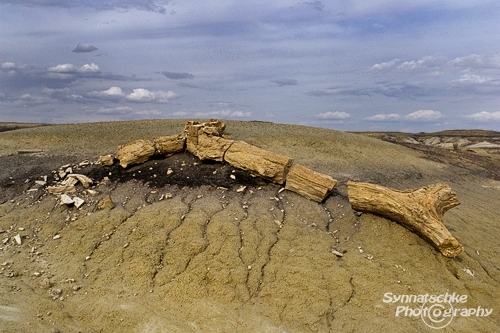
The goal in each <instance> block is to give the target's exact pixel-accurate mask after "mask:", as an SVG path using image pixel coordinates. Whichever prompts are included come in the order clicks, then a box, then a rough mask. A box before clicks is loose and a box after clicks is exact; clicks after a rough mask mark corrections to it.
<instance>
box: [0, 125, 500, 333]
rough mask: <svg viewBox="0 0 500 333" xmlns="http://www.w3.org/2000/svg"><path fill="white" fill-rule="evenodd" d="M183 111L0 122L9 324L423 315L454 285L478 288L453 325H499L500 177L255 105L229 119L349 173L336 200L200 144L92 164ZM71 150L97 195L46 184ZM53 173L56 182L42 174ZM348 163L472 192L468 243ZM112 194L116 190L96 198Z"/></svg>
mask: <svg viewBox="0 0 500 333" xmlns="http://www.w3.org/2000/svg"><path fill="white" fill-rule="evenodd" d="M182 128H183V121H138V122H117V123H96V124H82V125H64V126H63V125H58V126H43V127H37V128H30V129H21V130H13V131H8V132H2V133H0V140H1V142H2V144H1V146H0V155H2V156H1V157H0V170H2V171H0V185H1V186H0V197H1V198H3V199H1V200H0V202H2V204H1V205H0V241H1V243H0V299H1V301H0V331H6V332H28V331H33V332H43V331H48V332H117V331H120V332H366V331H381V330H385V331H389V332H400V331H403V330H404V331H407V332H421V331H424V330H429V329H430V328H429V323H430V324H431V325H432V324H433V323H434V322H432V321H429V320H427V321H425V320H423V319H429V318H428V317H424V318H422V316H421V315H420V314H417V310H418V309H420V308H422V306H424V305H425V304H423V303H425V302H424V298H425V297H423V296H422V295H426V294H427V295H447V294H453V293H455V294H456V295H465V296H466V297H465V298H466V302H462V303H460V302H455V303H453V304H452V306H453V308H454V309H460V311H459V312H457V311H455V315H454V316H452V318H451V319H452V320H451V321H450V322H449V323H447V327H446V328H444V329H443V331H477V332H480V331H484V332H486V331H494V330H495V329H496V328H497V327H498V325H499V317H498V314H497V313H496V311H497V310H498V309H495V306H496V304H497V302H496V298H497V296H498V294H499V290H500V288H499V287H500V284H499V282H500V272H499V262H498V257H499V251H500V250H499V249H498V246H497V239H498V237H499V236H500V230H499V229H498V226H497V224H498V223H497V222H498V212H497V207H498V203H497V201H498V196H499V191H500V183H499V182H498V181H495V180H493V179H491V178H486V177H484V174H482V173H477V172H473V173H471V171H470V169H468V165H463V164H461V165H459V164H456V163H451V164H450V163H446V158H444V157H443V158H442V159H440V160H439V161H438V160H436V159H434V160H429V159H427V155H425V154H423V153H421V152H419V151H415V150H412V149H409V148H406V147H402V146H399V145H395V144H392V143H389V142H383V141H380V140H377V139H373V138H368V137H365V136H361V135H357V134H351V133H342V132H336V131H330V130H323V129H313V128H308V127H302V126H292V125H280V124H270V123H260V122H228V130H227V132H228V134H229V135H230V136H232V137H233V138H234V139H237V140H244V141H246V142H249V143H251V144H254V145H257V146H260V147H262V148H264V149H267V150H269V151H274V152H278V153H280V154H285V155H288V156H291V157H293V158H294V160H295V161H296V162H298V163H301V164H303V165H305V166H307V167H310V168H312V169H314V170H317V171H319V172H323V173H325V174H328V175H331V176H332V177H333V178H336V179H338V180H339V185H338V187H337V189H336V190H335V191H334V193H333V194H332V195H331V196H330V197H328V198H327V200H326V201H325V202H323V203H316V202H313V201H310V200H308V199H305V198H304V197H301V196H299V195H297V194H295V193H292V192H288V191H283V187H282V186H279V185H276V184H273V183H269V182H267V181H263V180H262V179H260V178H255V177H252V176H250V175H248V174H245V173H244V172H241V171H238V170H235V169H234V168H231V167H230V166H228V165H225V164H220V163H210V162H201V161H199V160H198V159H196V158H194V157H193V156H191V155H189V154H177V155H174V156H172V157H169V158H166V159H152V160H150V161H148V162H147V163H145V164H141V165H137V166H134V167H131V168H127V169H122V168H121V167H119V166H112V167H103V166H100V165H95V164H92V163H93V161H95V160H97V158H98V157H99V155H104V154H107V153H112V152H114V151H115V149H116V147H118V145H120V144H123V143H126V142H128V141H130V140H133V139H138V138H146V139H152V138H153V137H155V136H161V135H172V134H176V133H178V132H179V131H180V130H181V129H182ZM20 149H39V150H42V152H41V153H37V154H28V155H18V154H16V152H17V151H18V150H20ZM84 160H88V162H89V163H83V164H81V165H80V164H79V162H82V161H84ZM63 164H71V165H73V166H75V169H77V171H78V172H79V173H82V174H86V175H88V176H89V177H91V178H92V180H93V181H94V184H93V187H92V190H93V191H95V192H93V191H92V192H91V191H88V189H84V188H83V187H79V186H77V191H76V192H75V193H73V194H71V195H73V196H79V197H81V198H83V199H84V200H85V204H83V205H82V206H81V207H80V208H76V207H74V206H67V205H61V203H60V201H59V198H58V197H56V196H53V195H50V194H48V193H47V192H46V186H47V185H51V184H53V182H55V181H56V180H55V177H54V175H55V173H54V171H56V170H57V169H58V168H59V167H60V166H61V165H63ZM169 169H170V170H171V172H168V174H167V171H168V170H169ZM44 176H47V185H43V186H42V185H40V184H37V183H36V182H35V181H36V180H40V179H44ZM349 179H351V180H359V181H372V182H377V183H379V184H382V185H385V186H392V187H395V188H399V189H403V188H413V187H419V186H422V185H426V184H430V183H434V182H438V181H445V182H448V183H449V184H450V185H451V187H452V188H453V190H455V191H456V192H457V193H458V196H459V198H460V201H461V202H462V204H461V205H460V206H458V207H456V208H453V209H452V210H450V211H449V212H447V213H446V215H445V219H444V222H445V224H446V225H447V227H448V228H449V229H450V231H451V232H452V233H453V234H454V235H455V236H456V237H457V239H459V241H460V242H461V243H462V244H463V245H464V247H465V252H464V253H463V254H462V255H460V256H459V257H457V258H454V259H448V258H445V257H443V256H442V255H441V254H440V253H439V252H438V251H437V250H435V249H434V248H433V246H432V245H430V244H428V243H427V242H426V241H424V240H422V239H421V238H419V237H418V236H416V235H415V234H413V233H411V232H409V231H408V230H406V229H405V228H403V227H401V226H400V225H398V224H396V223H394V222H392V221H389V220H386V219H384V218H381V217H378V216H374V215H372V214H358V213H357V212H355V211H353V210H352V209H351V208H350V204H349V202H348V199H347V195H346V194H347V191H346V185H345V183H346V181H347V180H349ZM108 195H109V196H110V197H111V198H112V200H113V202H114V204H115V207H114V208H113V209H104V210H99V209H98V208H97V204H98V202H99V201H100V200H102V199H103V198H105V197H106V196H108ZM19 243H20V244H19ZM401 295H403V296H405V295H406V296H411V295H413V296H414V297H413V298H411V297H410V298H406V299H403V300H402V299H401V298H398V297H399V296H401ZM420 296H422V297H420ZM417 297H420V298H418V299H417ZM446 304H448V303H446ZM430 305H436V306H437V305H442V304H441V303H436V304H434V303H432V304H430ZM425 306H427V307H429V304H427V305H425ZM447 306H448V305H447ZM461 309H493V313H491V314H490V315H488V316H485V315H484V314H485V313H484V312H483V313H482V314H483V316H478V315H469V316H467V313H468V312H467V311H462V310H461ZM469 314H470V312H469ZM445 319H446V320H448V319H449V317H445Z"/></svg>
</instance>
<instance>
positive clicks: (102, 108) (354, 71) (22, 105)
mask: <svg viewBox="0 0 500 333" xmlns="http://www.w3.org/2000/svg"><path fill="white" fill-rule="evenodd" d="M177 118H189V119H194V118H201V119H208V118H218V119H231V120H259V121H271V122H277V123H289V124H300V125H308V126H315V127H324V128H331V129H338V130H346V131H406V132H434V131H440V130H445V129H477V128H479V129H491V130H497V131H500V2H498V0H460V1H457V0H440V1H433V0H419V1H415V0H399V1H393V0H370V1H367V0H328V1H326V0H324V1H318V0H315V1H293V0H292V1H289V0H274V1H268V0H246V1H236V0H210V1H200V0H174V1H170V0H159V1H155V0H124V1H120V0H74V1H71V0H0V122H1V121H3V122H43V123H80V122H96V121H118V120H132V119H177Z"/></svg>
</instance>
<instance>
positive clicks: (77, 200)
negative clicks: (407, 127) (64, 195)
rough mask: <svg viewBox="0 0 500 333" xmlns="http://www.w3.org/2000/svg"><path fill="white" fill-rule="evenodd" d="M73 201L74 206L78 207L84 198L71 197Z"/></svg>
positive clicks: (83, 201)
mask: <svg viewBox="0 0 500 333" xmlns="http://www.w3.org/2000/svg"><path fill="white" fill-rule="evenodd" d="M73 203H74V204H75V207H76V208H80V207H81V206H82V205H83V204H84V203H85V200H83V199H82V198H80V197H73Z"/></svg>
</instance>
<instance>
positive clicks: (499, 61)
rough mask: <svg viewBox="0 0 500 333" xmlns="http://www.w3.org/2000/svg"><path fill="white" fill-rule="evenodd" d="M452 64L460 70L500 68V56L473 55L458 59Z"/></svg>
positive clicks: (451, 62)
mask: <svg viewBox="0 0 500 333" xmlns="http://www.w3.org/2000/svg"><path fill="white" fill-rule="evenodd" d="M450 64H451V65H453V66H457V67H460V68H466V69H470V68H474V69H478V68H496V69H498V68H500V54H493V55H481V54H471V55H468V56H465V57H458V58H455V59H453V60H452V61H450Z"/></svg>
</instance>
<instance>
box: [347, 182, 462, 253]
mask: <svg viewBox="0 0 500 333" xmlns="http://www.w3.org/2000/svg"><path fill="white" fill-rule="evenodd" d="M347 186H348V194H349V201H350V203H351V206H352V208H353V209H354V210H358V211H364V212H371V213H375V214H378V215H381V216H383V217H386V218H388V219H391V220H393V221H396V222H399V223H400V224H401V225H403V226H405V227H406V228H408V229H410V230H411V231H413V232H415V233H417V234H419V235H420V236H422V237H424V238H425V239H427V240H428V241H430V242H431V243H432V244H433V245H434V246H435V247H436V248H437V249H438V250H439V251H440V252H441V253H442V254H443V255H444V256H445V257H450V258H451V257H456V256H458V255H459V254H460V253H462V252H463V246H462V245H461V244H460V243H459V242H458V241H457V239H456V238H455V237H453V235H452V234H451V233H450V232H449V231H448V229H447V228H446V226H445V225H444V223H443V215H444V213H445V212H446V211H448V210H449V209H451V208H453V207H455V206H458V205H459V204H460V202H459V201H458V197H457V194H456V193H455V192H454V191H452V189H451V188H450V186H449V185H447V184H445V183H437V184H432V185H428V186H424V187H421V188H418V189H409V190H404V191H399V190H394V189H391V188H387V187H384V186H380V185H376V184H369V183H359V182H353V181H349V182H348V183H347Z"/></svg>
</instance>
